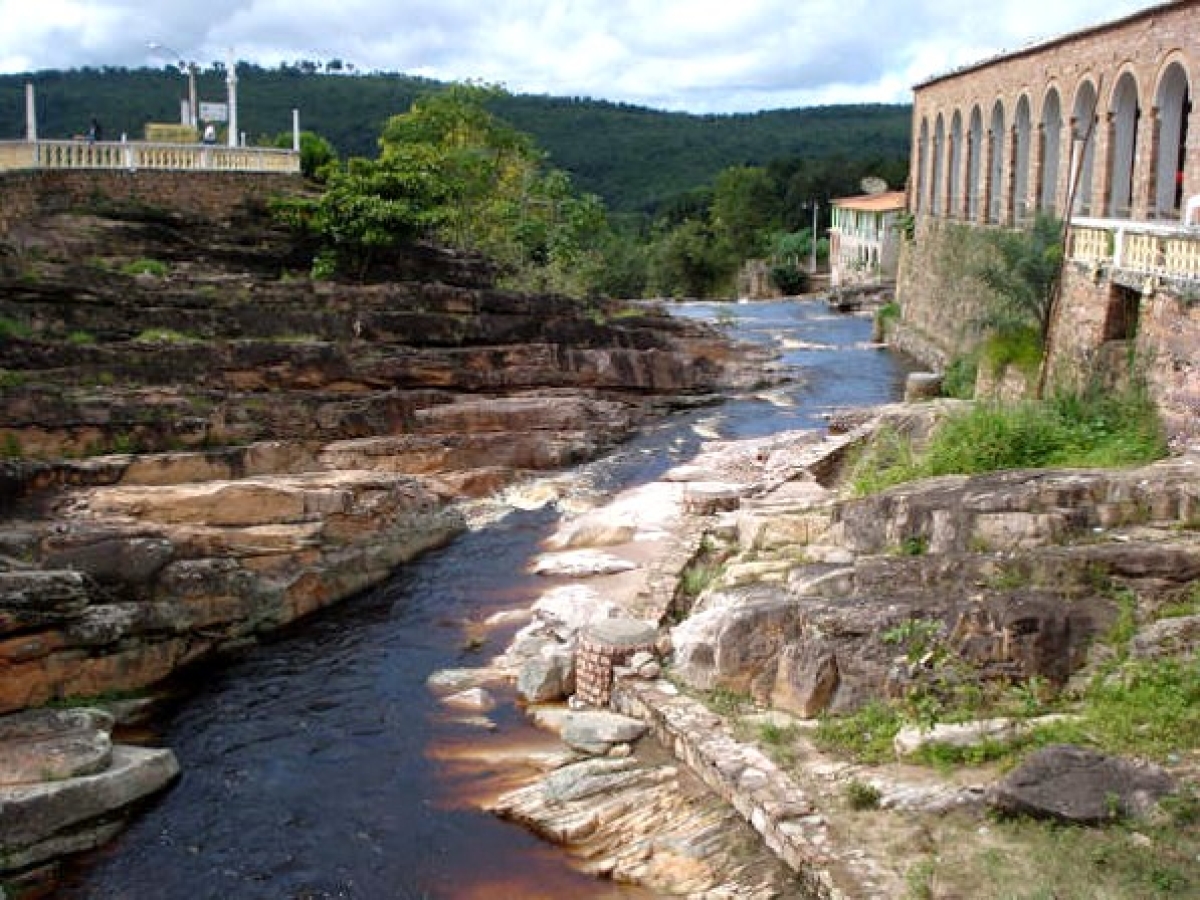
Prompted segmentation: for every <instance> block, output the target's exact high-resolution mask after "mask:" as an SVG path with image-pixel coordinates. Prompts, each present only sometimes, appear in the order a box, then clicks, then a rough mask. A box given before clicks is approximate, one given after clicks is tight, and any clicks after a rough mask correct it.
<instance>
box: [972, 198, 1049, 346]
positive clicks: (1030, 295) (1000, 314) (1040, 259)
mask: <svg viewBox="0 0 1200 900" xmlns="http://www.w3.org/2000/svg"><path fill="white" fill-rule="evenodd" d="M1062 229H1063V225H1062V222H1061V221H1059V220H1058V219H1056V218H1055V217H1054V216H1052V215H1049V214H1047V213H1038V215H1037V217H1036V218H1035V219H1034V222H1033V226H1032V227H1031V228H1028V229H1024V230H1021V231H1008V230H995V231H989V232H987V235H988V237H987V239H988V240H989V241H990V243H991V244H992V247H993V248H994V250H995V253H994V256H993V258H992V259H991V260H990V261H989V262H987V263H985V264H984V265H982V266H981V267H980V268H979V270H978V272H977V273H976V274H977V275H978V276H979V279H980V280H981V281H982V282H983V283H984V284H986V285H987V286H988V287H989V288H990V289H991V290H992V293H993V294H994V295H995V297H996V300H997V303H996V306H995V307H994V309H993V310H992V312H991V315H990V317H989V321H987V322H986V323H984V324H986V325H989V326H991V327H992V328H994V329H996V330H997V331H1012V330H1015V329H1017V328H1020V327H1023V326H1033V327H1035V328H1036V329H1037V333H1038V339H1039V343H1040V345H1041V347H1042V349H1043V351H1044V350H1045V346H1046V339H1047V337H1048V335H1049V332H1050V314H1051V310H1052V306H1053V300H1054V291H1055V289H1056V286H1057V283H1058V276H1059V272H1060V270H1061V269H1062V259H1063V247H1062V235H1063V230H1062Z"/></svg>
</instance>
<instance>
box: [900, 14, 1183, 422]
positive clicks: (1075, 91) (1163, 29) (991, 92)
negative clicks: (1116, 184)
mask: <svg viewBox="0 0 1200 900" xmlns="http://www.w3.org/2000/svg"><path fill="white" fill-rule="evenodd" d="M1181 73H1182V75H1183V77H1184V79H1185V81H1186V84H1188V85H1190V86H1191V87H1190V91H1191V93H1190V94H1189V95H1188V97H1187V100H1188V101H1190V104H1191V110H1190V112H1187V107H1186V105H1182V104H1181V98H1180V97H1179V96H1178V94H1174V95H1173V94H1172V93H1171V84H1172V83H1175V84H1176V85H1178V83H1179V77H1180V74H1181ZM1198 81H1200V0H1177V2H1174V3H1166V4H1162V5H1159V6H1156V7H1152V8H1150V9H1146V10H1143V11H1141V12H1138V13H1135V14H1133V15H1130V16H1127V17H1125V18H1123V19H1120V20H1117V21H1114V22H1109V23H1106V24H1102V25H1097V26H1095V27H1092V28H1088V29H1084V30H1082V31H1078V32H1074V33H1072V34H1068V35H1064V36H1062V37H1059V38H1056V39H1054V40H1051V41H1048V42H1046V43H1043V44H1039V45H1037V46H1034V47H1030V48H1028V49H1025V50H1021V51H1018V52H1016V53H1011V54H1008V55H1005V56H1001V57H997V58H995V59H991V60H986V61H984V62H981V63H979V64H978V65H974V66H970V67H967V68H965V69H961V70H959V71H956V72H954V73H951V74H948V75H945V76H942V77H939V78H935V79H932V80H931V81H928V82H926V83H925V84H922V85H918V86H917V88H916V89H915V96H914V104H913V138H912V140H913V143H912V158H911V169H910V177H909V186H908V192H909V203H910V208H912V209H913V210H914V212H915V213H916V216H915V219H916V221H915V239H914V240H911V241H907V242H905V245H904V247H903V248H902V258H901V267H900V276H899V280H898V284H897V291H896V295H897V299H898V300H899V302H900V305H901V307H902V311H903V312H902V319H901V321H900V323H899V325H898V327H897V328H896V330H895V332H894V333H893V334H892V335H891V336H890V339H891V342H892V343H893V345H894V346H897V347H898V348H900V349H902V350H904V351H906V352H908V353H910V354H911V355H913V356H915V357H916V358H918V359H920V360H922V361H923V362H925V363H926V364H927V365H929V366H931V367H933V368H935V369H943V368H944V367H945V366H946V365H947V364H948V363H949V362H950V361H951V360H952V359H954V357H956V356H959V355H962V354H964V353H967V352H969V351H970V350H971V349H972V348H973V347H974V345H975V344H976V343H977V342H978V340H979V338H980V333H981V332H980V325H979V323H980V322H981V321H982V320H983V319H984V317H985V314H986V312H987V308H988V306H989V300H990V298H989V292H988V290H987V288H986V287H985V286H984V285H983V284H981V283H980V282H978V281H977V280H975V279H973V278H971V277H970V275H969V273H970V271H971V270H972V269H973V268H976V267H977V264H978V263H979V262H980V260H979V259H975V258H972V254H977V253H979V252H981V250H980V249H979V247H980V245H981V243H982V242H979V241H971V240H970V239H969V238H970V232H971V231H973V230H975V229H978V228H987V227H995V225H997V224H999V225H1008V226H1011V225H1015V224H1018V223H1020V222H1022V221H1024V220H1026V219H1027V216H1024V215H1022V213H1023V212H1029V211H1032V209H1034V208H1043V209H1050V210H1052V211H1055V212H1057V213H1058V214H1059V215H1060V216H1061V214H1062V210H1064V209H1065V208H1066V206H1067V197H1068V189H1069V187H1070V184H1069V182H1070V178H1069V172H1070V168H1071V167H1070V165H1069V158H1070V152H1069V149H1068V147H1069V145H1070V141H1071V135H1072V134H1073V133H1082V132H1083V131H1085V130H1086V127H1087V119H1088V116H1087V115H1086V113H1087V112H1089V111H1090V110H1091V104H1090V103H1087V102H1083V101H1086V100H1088V98H1089V96H1090V93H1091V92H1094V94H1095V116H1094V119H1095V124H1094V125H1093V129H1094V130H1093V138H1094V141H1095V143H1094V148H1093V165H1092V169H1091V180H1090V182H1089V184H1090V192H1091V203H1090V205H1089V208H1088V209H1086V210H1084V212H1086V213H1090V214H1093V215H1104V216H1110V217H1120V218H1130V219H1132V220H1135V221H1145V220H1148V219H1153V218H1155V217H1160V218H1162V217H1165V218H1167V219H1168V220H1172V221H1174V222H1177V221H1178V216H1179V211H1178V209H1176V208H1171V209H1167V210H1163V209H1160V208H1159V207H1160V205H1161V204H1160V200H1161V197H1162V192H1161V191H1159V180H1160V173H1161V172H1163V171H1165V170H1167V169H1170V170H1174V169H1176V166H1177V165H1178V166H1179V169H1180V171H1181V172H1182V191H1181V193H1182V196H1183V197H1184V198H1187V197H1190V196H1193V195H1197V194H1200V103H1197V102H1196V97H1195V86H1196V84H1197V83H1198ZM1131 85H1132V86H1133V88H1134V89H1135V94H1134V96H1136V106H1137V108H1138V112H1139V115H1138V116H1137V117H1136V119H1135V121H1136V131H1135V132H1134V133H1133V146H1132V149H1131V150H1130V151H1129V152H1131V153H1132V159H1131V161H1130V166H1131V168H1130V170H1128V171H1129V189H1130V197H1129V202H1128V207H1127V208H1124V209H1121V208H1117V205H1116V204H1115V203H1114V196H1113V194H1114V191H1113V179H1114V177H1115V174H1114V173H1116V172H1117V170H1118V168H1119V167H1118V166H1117V165H1116V163H1115V157H1116V155H1117V154H1118V147H1117V144H1118V143H1119V140H1118V131H1119V130H1120V129H1119V126H1118V124H1117V120H1118V119H1119V118H1120V116H1121V103H1122V96H1123V93H1122V92H1123V91H1125V92H1126V93H1124V97H1125V100H1126V101H1128V99H1129V96H1130V95H1129V94H1128V93H1127V90H1128V89H1129V88H1130V86H1131ZM1052 98H1057V101H1058V103H1059V105H1060V112H1061V122H1062V125H1061V131H1060V132H1059V134H1058V139H1059V140H1058V143H1059V147H1060V154H1059V157H1058V163H1057V164H1052V163H1051V162H1050V160H1049V159H1048V154H1047V147H1048V146H1049V147H1052V146H1053V141H1052V140H1048V138H1047V135H1048V132H1047V129H1046V128H1045V127H1044V125H1045V123H1044V122H1043V119H1044V118H1045V113H1046V110H1047V103H1048V102H1049V103H1051V105H1052V103H1053V99H1052ZM1081 98H1082V99H1081ZM1162 106H1166V107H1172V106H1173V107H1174V108H1175V109H1176V112H1175V113H1174V115H1175V117H1176V119H1177V121H1178V122H1179V124H1182V121H1181V119H1182V118H1183V117H1184V116H1186V139H1185V141H1183V151H1184V152H1183V159H1182V161H1181V165H1180V161H1179V160H1177V159H1175V158H1173V155H1174V156H1177V155H1178V146H1176V147H1175V149H1174V150H1173V149H1172V148H1171V146H1170V142H1169V141H1164V140H1163V134H1164V133H1166V132H1168V131H1169V130H1170V129H1169V127H1167V128H1166V129H1165V130H1164V124H1163V121H1164V120H1165V119H1167V118H1170V115H1171V113H1170V112H1169V110H1164V109H1163V108H1161V107H1162ZM1019 109H1020V110H1021V111H1022V112H1024V111H1025V110H1028V122H1029V125H1028V128H1029V131H1028V133H1027V135H1026V140H1027V143H1026V145H1025V148H1024V151H1023V159H1022V158H1019V157H1021V156H1022V154H1018V152H1017V149H1016V145H1017V143H1018V129H1017V127H1016V126H1015V121H1016V118H1017V112H1018V110H1019ZM1079 110H1081V111H1082V112H1083V113H1084V115H1082V116H1077V115H1075V114H1076V112H1077V111H1079ZM997 111H999V115H998V118H1000V119H1002V120H1003V122H1004V125H1005V127H1004V130H1003V131H1002V132H1001V133H1000V135H999V138H1000V146H1001V158H1000V159H999V160H998V161H997V160H995V159H994V158H993V157H994V154H992V150H991V149H990V148H991V147H992V145H993V140H994V139H995V138H996V137H997V136H996V135H993V134H991V133H990V132H989V128H990V126H991V123H992V121H993V115H994V114H996V113H997ZM976 113H978V115H979V118H980V120H981V125H982V133H981V135H980V141H979V150H978V153H979V158H978V159H977V160H975V161H974V164H975V165H977V166H978V169H977V173H978V174H977V179H976V181H975V182H972V181H971V178H970V169H971V167H972V165H973V161H972V158H971V154H972V152H973V151H972V149H971V147H970V143H971V142H970V140H969V132H970V130H971V129H970V123H971V121H972V118H973V115H974V114H976ZM956 120H957V121H958V122H959V123H960V125H961V128H962V133H961V137H960V142H959V143H958V144H957V145H955V142H954V134H953V131H954V130H953V128H952V123H954V122H955V121H956ZM939 121H940V122H941V126H942V127H941V129H940V132H939V128H938V122H939ZM938 133H940V134H941V135H942V143H941V144H937V143H936V142H935V141H934V136H935V135H937V134H938ZM922 135H924V139H923V137H922ZM1022 161H1023V162H1024V166H1023V167H1022V166H1021V165H1019V163H1021V162H1022ZM937 163H940V165H941V168H940V170H938V171H937V172H935V164H937ZM952 163H953V165H952ZM1018 171H1023V172H1024V175H1023V177H1018V174H1017V173H1018ZM1050 173H1055V174H1054V180H1053V190H1051V189H1050V188H1049V187H1046V189H1045V190H1043V182H1044V181H1047V180H1048V179H1049V177H1050ZM1047 183H1048V182H1047ZM935 184H936V188H935ZM1022 184H1023V191H1022V190H1019V189H1018V186H1019V185H1022ZM972 190H974V191H975V192H976V193H977V202H976V203H975V204H974V206H975V208H974V209H972V204H971V201H970V194H971V193H972ZM1076 190H1078V188H1077V189H1076ZM1194 293H1195V291H1189V290H1188V289H1187V287H1186V286H1185V287H1182V288H1181V287H1180V286H1179V285H1177V284H1176V285H1172V284H1169V283H1158V282H1145V283H1143V282H1142V281H1138V282H1137V283H1136V284H1134V283H1130V284H1122V283H1121V279H1120V277H1119V276H1117V275H1114V273H1112V272H1111V271H1109V270H1107V269H1104V270H1094V269H1091V268H1089V267H1087V266H1080V265H1077V264H1074V263H1070V264H1068V265H1067V266H1066V267H1065V270H1064V275H1063V284H1062V292H1061V300H1060V306H1059V310H1058V315H1057V316H1056V319H1055V327H1054V329H1053V334H1052V349H1051V354H1050V371H1049V376H1050V377H1049V383H1050V384H1052V385H1053V384H1075V385H1077V386H1078V385H1080V384H1083V383H1088V382H1098V383H1101V384H1109V385H1112V384H1116V383H1119V382H1120V381H1122V380H1124V379H1127V378H1128V376H1129V374H1130V372H1131V371H1133V372H1137V373H1139V374H1142V375H1144V376H1145V378H1146V380H1147V382H1148V384H1149V387H1150V389H1151V392H1152V394H1153V396H1154V397H1155V399H1156V400H1157V402H1158V404H1159V406H1160V408H1161V409H1162V410H1163V413H1164V417H1165V419H1166V424H1167V427H1168V430H1169V432H1170V434H1171V435H1172V437H1173V438H1174V439H1175V440H1176V441H1181V442H1182V441H1187V440H1191V439H1194V438H1197V437H1200V425H1198V424H1197V421H1198V420H1200V353H1198V351H1197V347H1200V302H1198V300H1200V298H1197V297H1195V296H1192V294H1194Z"/></svg>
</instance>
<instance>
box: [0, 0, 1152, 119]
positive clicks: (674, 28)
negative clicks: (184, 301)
mask: <svg viewBox="0 0 1200 900" xmlns="http://www.w3.org/2000/svg"><path fill="white" fill-rule="evenodd" d="M1149 5H1152V4H1151V3H1148V2H1146V0H1111V2H1109V3H1108V4H1106V7H1105V8H1104V9H1103V10H1102V11H1097V9H1096V6H1095V4H1094V2H1090V0H1058V2H1056V3H1053V4H1051V3H1046V2H1045V0H993V3H992V4H991V5H990V6H989V8H988V10H987V13H986V14H981V11H980V9H979V7H978V6H976V5H972V4H968V3H963V2H961V0H911V2H907V3H897V2H884V3H880V2H877V0H792V2H781V0H735V2H730V0H658V2H655V3H646V2H644V0H493V2H490V3H488V4H479V3H477V2H475V0H408V2H406V3H404V4H402V5H400V4H395V3H392V2H385V0H342V2H340V3H330V2H329V0H206V2H204V3H195V2H194V0H156V2H148V0H35V2H30V0H0V22H4V23H5V24H4V28H3V29H2V30H0V71H4V72H19V71H29V70H34V69H46V68H69V67H73V66H83V65H92V66H99V65H117V66H134V67H136V66H141V65H153V66H159V65H163V64H165V63H169V62H173V61H174V60H173V59H171V58H167V57H170V56H172V55H173V54H164V53H162V52H159V53H155V52H152V51H150V50H149V49H148V48H147V43H148V42H151V41H157V42H160V43H163V44H166V45H168V46H170V47H171V48H172V50H173V51H174V53H176V54H178V55H180V56H183V57H185V58H187V59H190V60H195V61H197V62H199V63H201V64H207V63H209V62H212V61H214V60H224V59H225V58H226V56H227V55H228V53H229V52H230V51H231V50H232V52H233V53H234V54H235V55H236V56H237V58H239V59H245V60H249V61H252V62H256V63H259V64H261V65H265V66H274V65H277V64H279V63H280V62H284V61H294V60H297V59H311V60H330V59H335V58H337V59H341V60H343V61H348V62H353V63H354V64H356V65H357V66H358V68H359V69H361V70H368V71H371V70H374V71H390V72H407V73H410V74H422V75H426V76H428V77H432V78H439V79H446V80H458V79H467V78H476V79H482V80H484V81H489V82H498V83H502V84H504V85H505V86H507V87H508V88H509V89H510V90H513V91H518V92H530V93H547V94H555V95H569V96H590V97H596V98H604V99H610V100H615V101H622V102H629V103H639V104H645V105H650V106H655V107H660V108H666V109H687V110H691V111H695V112H734V111H751V110H755V109H763V108H775V107H784V106H807V105H813V104H819V103H844V102H852V103H858V102H884V103H887V102H904V101H907V100H908V99H909V98H910V97H911V87H912V85H913V84H914V83H917V82H919V81H922V80H924V79H926V78H929V77H931V76H933V75H937V74H940V73H942V72H945V71H949V70H950V69H952V68H955V67H957V66H959V65H962V64H965V63H969V62H973V61H976V60H979V59H982V58H984V57H987V56H991V55H994V54H995V53H997V52H1000V51H1002V50H1005V49H1016V48H1017V47H1020V46H1023V45H1025V44H1027V43H1029V42H1030V41H1031V40H1034V39H1044V38H1047V37H1051V36H1053V35H1055V34H1058V33H1062V32H1063V31H1068V30H1073V29H1076V28H1081V27H1086V26H1088V25H1093V24H1099V23H1100V22H1101V21H1103V20H1107V19H1112V18H1116V17H1119V16H1122V15H1126V14H1128V13H1130V12H1132V11H1134V10H1136V9H1140V8H1144V7H1146V6H1149Z"/></svg>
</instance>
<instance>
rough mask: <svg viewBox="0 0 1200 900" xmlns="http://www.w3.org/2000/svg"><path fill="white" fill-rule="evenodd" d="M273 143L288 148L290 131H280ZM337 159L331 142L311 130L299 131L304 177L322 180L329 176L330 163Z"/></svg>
mask: <svg viewBox="0 0 1200 900" xmlns="http://www.w3.org/2000/svg"><path fill="white" fill-rule="evenodd" d="M274 144H275V146H276V147H279V148H281V149H287V150H290V149H291V147H292V133H291V132H290V131H283V132H280V133H279V134H277V135H276V136H275V141H274ZM336 161H337V150H335V149H334V148H333V144H331V143H329V141H327V140H325V138H323V137H321V135H319V134H317V133H316V132H313V131H302V132H300V171H301V173H303V174H304V176H305V177H306V178H312V179H315V180H317V181H324V180H325V179H326V178H327V177H328V176H329V167H330V164H332V163H334V162H336Z"/></svg>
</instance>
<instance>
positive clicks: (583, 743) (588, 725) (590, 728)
mask: <svg viewBox="0 0 1200 900" xmlns="http://www.w3.org/2000/svg"><path fill="white" fill-rule="evenodd" d="M646 730H647V726H646V724H645V723H644V722H641V721H639V720H637V719H631V718H629V717H628V716H622V715H618V714H617V713H613V712H606V711H603V710H589V711H585V712H573V713H570V714H568V715H567V716H566V717H565V718H564V720H563V729H562V739H563V743H565V744H566V745H567V746H568V747H571V748H573V749H575V750H579V751H581V752H583V753H591V754H595V755H597V756H602V755H604V754H605V753H607V752H608V751H609V750H610V749H612V747H613V745H615V744H626V743H629V742H630V741H636V740H637V739H638V738H640V737H641V736H642V735H643V734H645V733H646Z"/></svg>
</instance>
